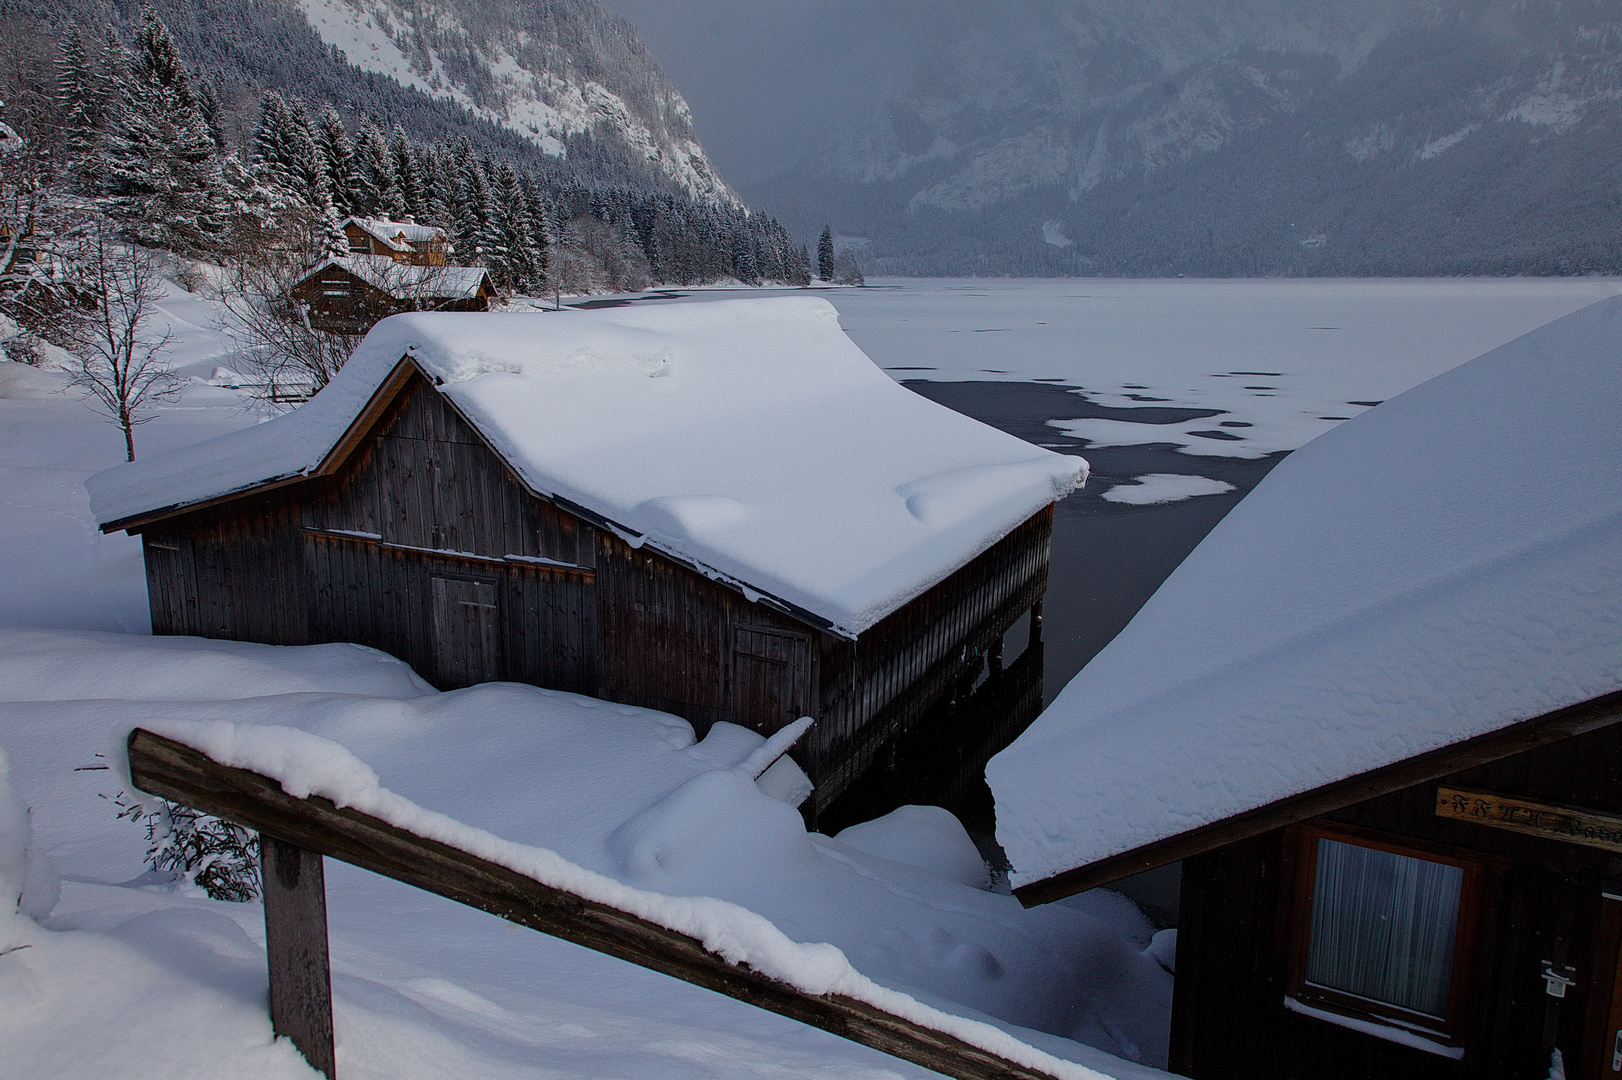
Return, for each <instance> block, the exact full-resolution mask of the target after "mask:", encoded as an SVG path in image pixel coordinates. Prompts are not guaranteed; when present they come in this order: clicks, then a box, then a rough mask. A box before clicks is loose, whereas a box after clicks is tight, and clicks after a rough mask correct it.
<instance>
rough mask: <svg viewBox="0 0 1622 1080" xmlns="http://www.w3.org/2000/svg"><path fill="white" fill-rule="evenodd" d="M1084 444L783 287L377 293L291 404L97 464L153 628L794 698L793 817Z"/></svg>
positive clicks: (667, 703)
mask: <svg viewBox="0 0 1622 1080" xmlns="http://www.w3.org/2000/svg"><path fill="white" fill-rule="evenodd" d="M1085 469H1086V465H1085V463H1084V462H1082V461H1081V460H1080V459H1079V458H1075V457H1066V456H1061V455H1059V454H1055V453H1052V452H1051V451H1048V450H1043V449H1040V448H1038V447H1035V446H1032V445H1030V444H1029V443H1025V442H1023V441H1021V440H1019V439H1016V438H1014V437H1012V436H1009V435H1006V434H1004V433H1002V432H1000V431H997V430H995V429H993V428H990V427H987V426H985V425H983V424H981V423H979V422H977V421H974V420H971V419H969V418H967V417H964V416H962V415H960V414H958V413H955V412H952V411H951V410H948V409H946V408H944V407H942V406H939V405H936V404H934V403H933V402H930V401H928V400H926V399H924V398H923V397H920V396H919V395H917V394H914V393H912V392H911V391H909V390H907V389H905V388H903V387H901V386H899V385H898V384H896V383H895V382H894V381H893V380H891V379H890V378H889V377H888V376H886V375H885V374H884V373H883V372H882V371H880V370H879V369H878V368H877V367H875V366H874V365H873V363H872V362H871V361H870V360H869V359H868V358H867V357H866V356H865V355H863V354H862V352H861V351H860V350H859V349H858V348H857V347H856V346H855V345H853V344H852V343H851V342H850V340H849V339H848V338H847V337H846V335H845V333H844V331H843V330H842V329H841V328H840V326H839V322H838V317H837V315H836V313H835V312H834V310H833V308H832V307H831V306H830V305H828V304H827V303H826V302H824V301H822V300H819V299H811V298H781V299H770V300H753V299H751V300H729V301H720V302H710V303H693V304H675V305H666V306H653V307H631V308H619V309H609V310H600V311H591V312H585V311H564V312H555V313H553V312H535V313H522V314H518V313H494V314H480V315H468V314H462V315H456V314H441V313H431V314H411V315H400V316H395V317H394V318H391V319H387V320H385V321H384V322H382V323H379V324H378V326H377V327H376V328H374V329H373V330H372V332H371V333H370V334H369V335H368V336H367V338H366V339H365V341H364V342H363V343H362V344H361V346H360V347H359V348H358V349H357V350H356V352H355V354H354V356H353V358H352V359H351V360H350V361H349V363H348V364H347V365H346V366H345V367H344V368H343V369H342V370H341V371H340V372H339V374H338V376H337V377H335V378H334V379H333V381H332V382H331V383H330V384H329V385H328V386H327V387H326V388H324V389H323V390H322V391H321V393H319V394H318V395H317V396H316V397H315V398H313V399H312V400H311V401H310V402H309V403H307V404H305V405H304V406H302V407H300V408H299V409H297V410H296V411H294V412H292V413H289V414H287V415H285V416H282V417H280V418H278V419H275V420H272V421H270V422H268V423H264V424H260V425H257V426H255V427H251V428H247V429H244V430H241V431H238V432H235V433H232V434H229V435H226V436H223V437H220V438H217V439H214V440H212V441H210V442H206V443H202V444H200V445H197V446H194V447H191V448H189V449H186V450H183V451H179V452H176V453H173V454H170V455H167V456H164V457H153V458H150V459H147V460H143V461H140V462H137V463H135V464H133V465H130V466H125V467H121V468H118V469H113V470H110V471H108V472H106V473H102V474H100V475H98V476H96V477H93V478H92V479H91V481H90V483H89V486H90V488H91V491H92V497H93V502H94V507H95V511H96V514H97V517H98V520H99V521H100V522H101V523H102V528H103V530H104V531H112V530H117V529H124V530H127V531H129V532H131V533H134V534H139V535H140V536H141V538H142V543H143V546H144V551H145V557H146V570H147V584H148V594H149V597H150V601H151V610H152V628H153V631H154V632H155V633H160V634H196V635H200V636H204V637H219V638H233V639H240V640H248V641H259V642H267V643H273V644H290V645H291V644H306V643H315V642H332V641H348V642H359V643H362V644H365V645H371V646H374V647H376V648H379V649H382V650H384V651H386V652H389V653H392V654H394V655H396V656H399V657H401V658H402V659H404V660H406V661H408V662H409V663H410V664H411V665H412V666H413V667H414V668H415V669H416V670H417V671H418V672H419V673H420V674H422V675H423V676H424V677H425V678H426V679H428V680H429V681H430V682H432V683H433V684H435V685H436V686H439V687H441V688H443V689H451V688H455V687H460V686H467V685H470V684H473V683H478V682H484V681H488V680H502V679H505V680H516V681H522V682H528V683H533V684H535V685H538V686H544V687H551V688H555V689H560V690H570V691H575V692H580V693H585V694H592V695H596V696H598V697H602V698H606V699H608V700H611V701H616V702H623V703H626V704H632V705H640V706H647V707H651V708H657V709H663V710H666V711H669V712H673V713H675V714H677V715H678V716H682V717H684V718H686V719H687V720H689V721H691V722H692V723H693V724H694V726H695V727H696V728H697V729H698V730H699V731H700V732H701V733H702V732H704V731H706V730H708V728H709V727H710V725H711V724H713V723H715V722H716V721H721V720H726V721H731V722H734V723H738V724H742V725H745V726H748V727H751V728H753V729H755V730H758V731H761V732H763V733H770V732H773V731H776V730H777V729H779V728H781V727H782V726H783V725H785V724H787V723H789V722H790V721H792V720H794V719H796V718H798V717H800V716H811V717H814V718H815V719H816V721H817V724H816V726H815V728H814V729H813V732H812V734H811V735H809V736H807V738H806V739H805V740H804V741H803V742H802V744H801V746H800V748H798V749H797V750H796V755H795V756H796V759H797V760H798V761H799V762H800V764H801V765H802V767H804V768H805V769H806V771H807V772H808V773H809V775H810V776H811V778H812V780H813V782H814V783H815V784H816V785H817V788H816V792H815V793H814V795H813V796H812V801H811V803H810V804H809V812H810V813H813V814H814V813H815V812H816V810H817V809H818V808H820V807H821V806H825V805H826V804H827V802H828V801H829V800H831V799H832V798H833V797H835V796H836V795H837V794H838V793H839V792H840V791H841V790H842V789H843V788H844V787H845V786H846V785H847V784H848V783H849V781H850V779H851V777H853V776H854V775H855V774H856V773H857V772H859V771H860V770H861V768H862V767H863V766H865V765H866V763H867V762H868V761H870V760H871V759H872V757H873V755H874V754H875V753H876V752H877V751H878V749H879V748H880V747H881V746H882V745H883V744H884V743H885V742H886V741H887V740H888V739H890V738H891V737H893V736H894V734H896V733H897V732H898V731H899V730H901V729H903V728H905V727H907V726H908V725H909V724H911V722H912V721H913V720H914V719H915V718H916V717H917V716H918V715H919V714H920V712H921V711H922V710H923V709H925V708H926V707H927V706H928V705H930V704H932V703H933V700H934V699H935V698H936V697H937V696H938V695H939V694H940V693H941V692H942V691H943V690H944V689H945V688H946V687H948V686H950V685H952V684H953V683H954V682H955V681H957V680H959V679H961V677H962V675H963V673H964V671H966V670H968V669H969V667H970V666H977V665H978V664H979V662H980V655H981V654H983V653H984V652H986V651H987V650H989V649H991V648H993V646H994V645H995V644H996V643H997V642H999V641H1000V639H1001V635H1002V634H1003V633H1004V631H1005V630H1007V629H1008V627H1009V626H1010V625H1011V624H1012V623H1013V622H1014V621H1015V620H1017V619H1018V618H1019V617H1020V616H1021V615H1022V614H1024V613H1025V612H1028V611H1030V610H1031V609H1032V607H1033V605H1035V604H1038V603H1039V602H1040V600H1041V597H1042V594H1043V592H1044V590H1045V588H1046V584H1047V566H1048V551H1049V536H1050V531H1051V525H1052V505H1053V503H1054V501H1055V500H1056V499H1058V498H1060V497H1062V496H1063V495H1064V494H1066V493H1067V492H1069V491H1070V490H1071V489H1072V488H1073V487H1074V486H1075V484H1076V483H1077V482H1078V479H1079V478H1080V477H1081V476H1083V475H1084V473H1085Z"/></svg>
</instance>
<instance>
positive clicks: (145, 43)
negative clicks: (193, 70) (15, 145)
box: [96, 9, 229, 251]
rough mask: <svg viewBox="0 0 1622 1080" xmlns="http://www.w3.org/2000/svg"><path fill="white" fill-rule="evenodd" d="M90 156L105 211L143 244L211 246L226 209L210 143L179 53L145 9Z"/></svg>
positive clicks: (188, 248) (218, 236)
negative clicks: (103, 131)
mask: <svg viewBox="0 0 1622 1080" xmlns="http://www.w3.org/2000/svg"><path fill="white" fill-rule="evenodd" d="M117 91H118V94H117V103H116V105H115V106H114V107H113V109H112V112H111V116H110V117H109V120H108V123H107V130H106V134H105V137H104V138H103V139H102V141H101V145H100V148H99V152H98V153H97V155H96V171H97V174H98V177H99V179H100V182H101V186H102V190H103V191H104V192H105V194H106V196H107V209H108V212H109V213H110V214H111V215H112V216H113V217H114V218H115V219H116V220H118V221H119V222H120V223H121V224H122V225H123V226H124V228H125V229H126V230H128V231H129V233H130V234H131V235H132V236H134V237H135V238H136V239H138V240H141V241H142V242H144V243H150V244H157V245H160V246H163V247H168V248H173V249H176V250H182V251H203V250H208V249H210V248H213V247H215V246H217V245H218V244H219V242H220V239H221V234H222V233H223V232H224V229H225V216H226V214H227V212H228V210H229V204H228V201H227V192H226V190H225V184H224V179H223V177H222V176H221V172H220V162H219V158H218V156H217V153H216V150H215V146H214V140H213V138H212V137H211V136H210V135H209V132H208V124H207V122H206V121H205V120H204V119H203V115H202V112H201V110H200V109H198V107H197V101H196V98H195V97H194V96H193V94H192V92H191V85H190V80H189V79H188V78H187V76H186V72H185V69H184V67H183V66H182V64H181V61H180V53H179V50H177V49H176V48H175V43H174V39H173V38H172V37H171V36H170V34H169V30H168V28H167V27H165V26H164V25H163V22H162V21H161V20H160V19H159V18H158V17H157V15H156V14H155V13H153V12H152V11H151V10H150V9H148V10H147V11H146V13H145V18H144V20H143V23H142V26H141V29H140V32H139V33H138V34H137V36H136V43H135V49H134V51H133V55H132V57H131V60H130V64H129V70H128V73H127V75H125V77H124V78H123V80H122V83H121V85H119V86H118V87H117Z"/></svg>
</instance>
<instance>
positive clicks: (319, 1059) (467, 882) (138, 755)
mask: <svg viewBox="0 0 1622 1080" xmlns="http://www.w3.org/2000/svg"><path fill="white" fill-rule="evenodd" d="M129 760H130V775H131V778H132V779H133V780H134V782H135V786H136V787H138V788H140V789H141V790H142V791H145V792H148V793H150V794H152V795H158V796H161V797H163V798H165V799H169V800H171V801H173V802H176V803H180V804H182V805H185V806H189V807H191V808H193V809H195V810H200V811H202V812H204V813H208V814H213V815H215V816H216V817H221V818H225V819H226V820H228V821H233V822H236V823H237V824H239V825H244V826H246V827H248V828H251V829H256V830H258V831H259V834H260V836H261V841H262V842H261V851H262V858H263V863H264V866H263V871H264V872H263V879H264V900H265V932H266V941H267V949H266V952H267V959H268V963H269V968H270V1010H271V1023H272V1026H273V1027H274V1029H275V1031H276V1033H277V1034H278V1035H286V1036H288V1037H289V1038H291V1039H292V1041H293V1043H294V1045H296V1046H297V1047H298V1048H299V1050H300V1051H301V1052H302V1053H303V1054H304V1057H305V1059H306V1060H307V1061H309V1062H310V1064H311V1065H312V1066H314V1067H315V1068H316V1069H318V1070H320V1071H322V1072H324V1073H325V1074H326V1075H327V1076H329V1077H332V1076H335V1075H336V1073H335V1066H334V1058H333V1040H332V990H331V976H330V973H329V968H328V959H327V928H326V893H325V885H324V883H323V878H322V872H321V859H322V856H324V855H330V856H332V857H333V858H335V859H340V860H342V861H344V862H347V863H351V864H353V865H355V866H359V867H361V868H362V869H365V870H371V871H373V872H374V873H378V874H383V875H384V876H386V877H391V878H394V879H396V880H398V881H403V882H406V883H407V884H410V885H415V886H417V887H418V888H420V889H426V890H428V891H429V892H433V893H438V894H439V895H441V896H445V897H449V898H450V899H452V900H455V901H458V902H459V903H463V904H467V905H469V906H471V907H475V908H478V909H479V910H481V911H487V912H490V913H491V914H493V915H499V916H501V917H502V918H504V919H507V920H510V921H512V922H515V923H518V924H519V925H521V926H527V927H530V928H531V929H534V930H539V931H541V932H543V933H547V934H552V935H554V936H556V937H560V938H563V939H564V940H566V941H572V942H574V943H575V944H577V945H584V946H586V947H587V948H591V949H596V950H597V951H599V952H604V953H607V954H609V955H610V956H616V957H619V958H620V959H622V960H629V961H630V962H632V963H634V964H640V965H642V966H643V967H646V968H651V969H653V970H654V971H659V972H663V973H664V974H666V975H672V976H674V977H676V978H678V979H682V980H684V981H686V982H690V983H694V984H696V985H698V986H702V987H705V988H706V989H709V990H714V991H716V992H717V993H721V994H726V995H728V996H729V997H734V998H737V999H738V1000H739V1001H744V1002H748V1003H749V1004H751V1005H755V1006H758V1007H759V1008H762V1009H766V1010H768V1011H771V1012H775V1013H779V1014H781V1015H783V1016H787V1017H790V1018H791V1019H794V1020H798V1021H800V1022H801V1023H805V1024H810V1025H812V1026H814V1027H819V1028H822V1029H823V1030H824V1031H829V1032H832V1033H833V1034H835V1035H839V1036H842V1037H844V1038H846V1039H850V1040H851V1041H853V1042H858V1043H861V1044H863V1045H864V1046H870V1047H872V1048H873V1049H875V1050H880V1051H883V1052H884V1053H887V1054H891V1055H893V1056H895V1057H898V1058H902V1059H904V1060H907V1061H911V1062H914V1063H916V1064H918V1065H922V1066H924V1067H925V1068H929V1069H933V1070H935V1071H936V1072H940V1073H944V1074H946V1075H947V1076H952V1077H957V1078H959V1080H993V1078H995V1080H1010V1078H1012V1080H1052V1078H1051V1077H1050V1076H1049V1075H1048V1074H1047V1073H1043V1072H1041V1071H1038V1070H1036V1069H1032V1068H1030V1067H1028V1066H1025V1065H1021V1064H1018V1063H1017V1062H1013V1061H1009V1060H1007V1059H1005V1058H1002V1057H1000V1056H998V1055H996V1054H993V1053H991V1052H989V1051H986V1050H982V1049H980V1048H979V1047H976V1046H972V1045H970V1044H969V1043H966V1042H964V1041H962V1040H961V1039H958V1038H955V1037H953V1036H951V1035H947V1034H944V1033H942V1032H939V1031H935V1030H933V1029H931V1028H927V1027H923V1026H922V1025H919V1024H916V1023H913V1022H912V1021H910V1020H905V1019H903V1018H901V1017H899V1016H895V1015H892V1014H890V1013H887V1012H884V1011H883V1010H881V1009H878V1008H876V1007H874V1006H872V1005H869V1004H867V1003H866V1002H862V1001H858V1000H856V999H854V998H849V997H845V996H842V995H838V994H822V995H817V994H808V993H805V992H804V991H801V990H797V989H795V988H794V987H792V986H789V985H787V984H786V983H782V982H779V981H777V980H775V979H772V978H769V977H767V976H765V975H762V974H760V973H759V972H756V971H752V970H751V969H749V968H748V967H747V966H743V965H737V964H731V963H728V962H727V961H726V960H723V959H722V958H721V957H720V956H717V955H716V954H714V953H712V952H710V951H709V950H707V949H705V948H704V946H703V945H702V944H701V943H699V942H698V941H697V940H696V939H694V938H691V937H688V936H687V935H685V934H680V933H677V932H675V931H673V930H669V929H666V928H665V927H662V926H659V925H658V924H656V923H652V922H649V921H647V920H646V919H642V918H639V917H637V916H635V915H631V914H629V913H627V912H624V911H620V910H618V909H616V908H612V907H609V906H608V905H606V904H601V903H598V902H596V901H593V900H587V899H585V898H583V897H580V896H576V895H575V894H573V893H570V892H566V891H564V890H561V889H555V888H552V887H551V886H548V885H544V884H542V883H540V882H538V881H535V880H534V879H532V878H529V877H525V876H524V875H522V874H519V873H517V872H516V871H513V870H509V869H508V868H506V867H504V866H500V865H498V864H496V863H493V862H489V861H488V860H485V859H481V858H479V857H478V856H475V855H470V854H468V853H467V852H465V851H460V850H457V849H456V848H453V847H450V846H449V845H447V844H442V843H440V842H438V841H435V840H428V839H424V838H423V837H420V836H415V835H413V834H411V833H408V832H406V831H405V830H403V829H400V828H397V827H396V826H394V825H390V824H389V823H387V822H385V821H382V820H381V819H379V818H375V817H372V816H370V815H368V814H363V813H360V812H358V811H356V810H353V809H348V808H339V807H336V806H334V805H333V804H332V803H331V802H330V801H328V800H326V799H323V798H320V797H316V796H312V797H310V798H307V799H295V798H293V797H292V796H291V795H288V794H287V793H286V792H284V791H283V790H282V789H281V785H280V784H279V783H278V782H277V781H275V780H273V779H271V778H270V777H267V776H261V775H260V774H258V773H254V772H250V771H248V770H246V769H238V768H232V767H230V766H227V765H221V764H220V763H218V762H216V761H214V760H212V759H211V758H209V757H207V756H206V755H204V754H202V753H201V752H199V751H197V750H194V749H192V748H191V747H188V746H185V745H184V744H182V743H178V742H175V741H174V740H172V739H166V738H164V737H163V736H161V735H156V734H153V733H152V732H150V731H146V730H144V729H140V728H137V729H136V730H135V731H133V732H131V733H130V737H129Z"/></svg>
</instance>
